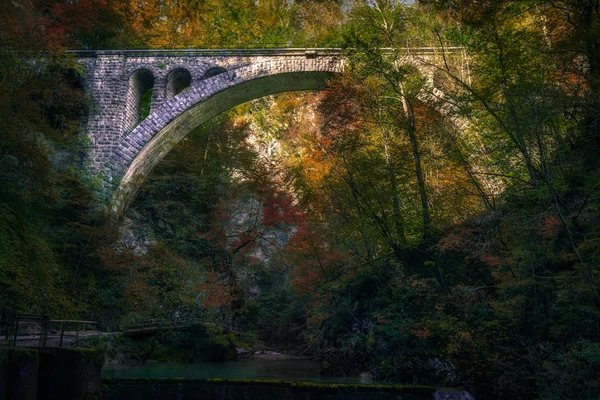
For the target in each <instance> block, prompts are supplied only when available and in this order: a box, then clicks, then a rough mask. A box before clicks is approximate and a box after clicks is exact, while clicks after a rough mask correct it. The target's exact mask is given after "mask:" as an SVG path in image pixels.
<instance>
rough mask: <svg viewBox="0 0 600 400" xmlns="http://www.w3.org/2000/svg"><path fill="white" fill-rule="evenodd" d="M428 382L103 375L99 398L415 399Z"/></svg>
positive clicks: (428, 391) (427, 392)
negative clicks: (293, 380) (418, 384)
mask: <svg viewBox="0 0 600 400" xmlns="http://www.w3.org/2000/svg"><path fill="white" fill-rule="evenodd" d="M435 391H436V389H435V388H434V387H431V386H410V385H360V384H337V383H315V382H291V381H278V380H238V379H183V378H181V379H179V378H171V379H166V378H165V379H114V378H111V379H103V380H102V399H103V400H120V399H127V400H138V399H139V400H154V399H156V400H158V399H166V398H177V399H182V400H186V399H190V400H191V399H199V400H204V399H215V400H221V399H222V400H225V399H246V400H259V399H260V400H262V399H288V400H312V399H318V400H321V399H328V400H338V399H339V400H350V399H351V400H359V399H360V400H375V399H377V400H388V399H389V400H392V399H396V400H398V399H402V400H419V399H432V397H433V393H434V392H435Z"/></svg>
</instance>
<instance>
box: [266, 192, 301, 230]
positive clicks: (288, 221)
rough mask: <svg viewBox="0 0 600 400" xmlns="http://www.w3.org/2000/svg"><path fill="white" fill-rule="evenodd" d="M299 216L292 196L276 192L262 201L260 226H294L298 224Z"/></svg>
mask: <svg viewBox="0 0 600 400" xmlns="http://www.w3.org/2000/svg"><path fill="white" fill-rule="evenodd" d="M301 215H302V214H301V213H300V210H299V209H298V206H297V205H296V204H295V201H294V198H293V197H292V195H290V194H288V193H282V192H276V193H273V194H272V195H269V196H267V197H266V198H265V199H264V200H263V217H262V221H261V224H262V226H263V227H264V228H274V227H282V228H283V227H289V226H294V225H297V224H298V223H299V222H300V218H301Z"/></svg>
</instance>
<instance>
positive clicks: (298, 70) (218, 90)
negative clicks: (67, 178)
mask: <svg viewBox="0 0 600 400" xmlns="http://www.w3.org/2000/svg"><path fill="white" fill-rule="evenodd" d="M342 68H343V65H342V61H341V59H331V58H329V59H323V60H319V59H317V58H309V57H307V58H304V59H302V61H300V60H294V62H289V61H286V60H284V59H282V60H281V61H277V60H274V61H269V62H262V63H258V64H251V65H246V66H242V67H239V68H234V69H230V70H227V71H220V70H219V71H218V72H219V73H218V74H216V75H214V76H210V77H208V78H206V79H203V80H200V81H198V82H197V83H194V84H193V85H192V86H191V87H190V88H189V89H188V90H185V91H183V92H181V93H179V94H177V95H175V96H174V97H173V98H171V99H170V100H168V101H167V102H165V103H164V104H162V105H161V106H160V107H159V108H158V109H156V110H154V111H153V112H152V113H151V114H150V115H149V116H148V117H147V118H146V119H144V120H143V121H142V122H141V123H140V124H139V125H138V126H136V127H135V128H134V129H133V130H132V131H131V132H130V133H128V134H126V135H125V136H124V137H123V138H122V139H121V140H120V142H119V143H118V144H117V146H116V148H115V151H114V153H113V155H112V157H111V158H110V160H109V162H108V163H107V164H106V171H105V180H106V186H107V189H108V190H109V191H110V192H113V195H112V199H111V202H112V209H113V211H114V212H116V213H117V215H120V214H122V213H123V212H124V211H125V210H126V209H127V207H128V206H129V204H130V203H131V202H132V201H133V199H134V198H135V195H136V194H137V191H138V189H139V188H140V187H141V186H142V184H143V182H144V180H145V178H146V176H147V175H148V174H149V173H150V172H151V171H152V169H153V168H154V166H155V165H156V164H157V163H158V162H159V161H160V160H162V159H163V158H164V157H165V156H166V155H167V154H168V153H169V152H170V151H171V149H172V148H173V147H174V146H175V145H176V144H177V143H178V142H179V141H180V140H181V139H183V138H184V137H185V136H186V135H187V134H188V133H190V132H191V131H192V130H193V129H195V128H197V127H198V126H200V125H202V124H203V123H204V122H206V121H208V120H210V119H211V118H214V117H216V116H217V115H219V114H221V113H223V112H225V111H227V110H228V109H230V108H232V107H235V106H237V105H239V104H242V103H245V102H247V101H250V100H254V99H257V98H260V97H263V96H267V95H271V94H277V93H283V92H291V91H301V90H322V89H325V88H326V86H327V84H326V81H327V80H328V79H329V78H330V77H331V76H332V74H334V73H337V72H341V71H342ZM209 71H210V70H209Z"/></svg>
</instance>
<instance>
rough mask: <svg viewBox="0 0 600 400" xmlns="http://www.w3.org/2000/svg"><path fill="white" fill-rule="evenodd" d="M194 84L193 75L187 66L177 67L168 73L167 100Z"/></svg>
mask: <svg viewBox="0 0 600 400" xmlns="http://www.w3.org/2000/svg"><path fill="white" fill-rule="evenodd" d="M191 85H192V75H191V74H190V72H189V71H188V70H187V69H185V68H176V69H174V70H173V71H171V72H169V75H167V96H166V97H167V100H168V99H170V98H173V97H175V96H177V95H178V94H179V93H181V92H182V91H184V90H185V89H187V88H189V87H190V86H191Z"/></svg>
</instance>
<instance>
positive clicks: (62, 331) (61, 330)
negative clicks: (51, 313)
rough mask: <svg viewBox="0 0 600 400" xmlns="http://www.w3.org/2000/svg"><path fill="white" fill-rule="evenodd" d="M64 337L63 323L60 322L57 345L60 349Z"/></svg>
mask: <svg viewBox="0 0 600 400" xmlns="http://www.w3.org/2000/svg"><path fill="white" fill-rule="evenodd" d="M64 335H65V323H64V322H61V323H60V345H59V347H62V343H63V336H64Z"/></svg>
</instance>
